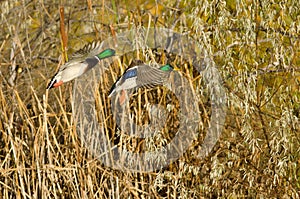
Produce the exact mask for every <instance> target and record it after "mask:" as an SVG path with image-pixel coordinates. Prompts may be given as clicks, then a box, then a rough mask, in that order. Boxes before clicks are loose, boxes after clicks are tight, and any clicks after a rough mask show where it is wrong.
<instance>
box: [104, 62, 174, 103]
mask: <svg viewBox="0 0 300 199" xmlns="http://www.w3.org/2000/svg"><path fill="white" fill-rule="evenodd" d="M173 69H174V68H173V67H172V66H171V65H170V64H166V65H163V66H161V67H160V68H153V67H151V66H149V65H146V64H140V65H137V66H134V67H131V68H128V69H126V71H125V72H124V73H123V75H122V76H120V77H119V78H118V79H117V81H116V82H115V83H114V84H113V86H112V87H111V89H110V91H109V97H111V96H112V95H113V94H114V93H116V92H118V91H120V90H128V89H131V88H139V87H152V86H155V85H162V84H163V83H164V82H165V81H166V79H167V78H168V77H169V75H170V72H171V71H172V70H173Z"/></svg>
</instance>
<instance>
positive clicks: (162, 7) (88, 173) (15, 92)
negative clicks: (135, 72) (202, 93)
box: [0, 0, 300, 198]
mask: <svg viewBox="0 0 300 199" xmlns="http://www.w3.org/2000/svg"><path fill="white" fill-rule="evenodd" d="M87 2H88V3H86V2H80V3H79V2H75V1H68V2H64V3H62V4H60V3H61V2H56V3H53V2H52V1H43V2H36V1H33V2H25V1H22V2H19V1H4V2H3V3H1V10H2V13H1V23H2V24H3V27H4V28H3V30H2V31H1V33H0V38H1V40H0V41H1V43H0V63H1V65H0V66H1V68H0V72H1V73H0V79H1V86H0V106H1V108H0V110H1V111H0V146H1V147H0V198H49V197H51V198H95V197H96V198H118V197H120V198H128V197H130V198H140V197H142V196H144V197H149V198H161V197H162V198H177V197H182V198H191V197H195V198H201V197H203V198H207V197H221V198H225V197H232V198H236V197H247V198H248V197H249V198H252V197H264V198H287V197H293V198H298V197H299V191H300V184H299V183H300V181H299V176H300V173H299V161H300V156H299V112H300V106H299V104H300V101H299V97H300V94H299V90H300V88H299V87H300V86H299V65H300V59H299V57H300V53H299V52H300V43H299V41H300V38H299V35H300V28H299V24H300V18H299V10H300V5H299V4H300V3H299V2H298V1H286V2H285V3H281V4H277V3H274V2H272V1H260V2H258V1H241V2H239V3H236V4H235V3H233V2H231V1H218V2H215V1H212V2H209V1H198V2H185V1H168V3H167V2H161V3H158V4H155V3H153V2H152V1H149V2H148V1H141V2H126V3H128V4H126V3H125V2H117V1H114V0H112V1H107V2H105V4H103V2H102V1H99V2H97V1H87ZM60 5H64V9H65V10H64V11H65V13H64V17H65V21H64V22H65V25H66V28H65V30H66V34H67V36H68V42H67V44H66V43H65V44H63V43H64V42H62V41H61V40H60V38H61V37H60V23H59V21H60V14H59V8H60ZM126 5H127V6H126ZM179 10H180V12H178V11H179ZM149 21H150V25H151V26H154V25H156V26H163V27H168V28H174V30H176V31H179V32H181V31H189V34H190V35H191V37H193V38H194V39H196V40H197V41H199V43H201V45H203V46H205V47H206V48H207V49H208V51H209V52H210V54H211V55H212V56H213V57H214V60H215V62H216V64H217V65H218V66H219V68H218V69H219V71H220V72H221V74H222V77H223V80H224V87H225V88H226V91H227V97H228V102H227V106H228V110H227V117H226V123H225V127H224V130H223V133H222V135H221V137H220V139H219V142H218V143H217V145H216V146H215V147H214V150H213V151H212V152H211V153H210V154H209V156H207V157H206V158H205V159H203V160H198V159H195V158H194V157H193V155H194V153H193V151H194V150H195V151H197V148H198V147H199V143H200V144H201V140H198V142H199V143H197V142H195V143H194V146H193V147H192V148H191V150H189V151H188V152H187V153H186V154H184V156H183V157H182V158H180V159H179V160H177V161H175V162H174V163H172V164H171V165H169V166H168V167H166V168H164V169H162V170H160V171H155V172H150V173H131V172H122V171H118V170H113V169H111V168H108V167H105V166H104V165H103V164H102V163H101V162H100V161H99V160H97V159H96V158H94V156H93V155H92V154H91V153H90V152H89V151H88V150H87V149H86V148H85V147H84V146H82V143H81V141H80V139H79V138H78V135H77V133H76V130H75V129H76V127H75V124H74V120H73V117H72V112H71V100H72V83H68V84H66V85H64V86H63V87H61V88H60V89H56V90H51V91H50V92H46V91H45V87H46V84H47V81H48V80H49V78H50V77H51V75H52V74H53V73H54V71H55V70H56V69H57V68H58V67H59V66H60V65H61V63H62V59H61V58H59V57H62V56H60V55H62V51H63V50H62V49H63V48H65V47H66V45H67V46H68V49H67V50H68V51H69V52H70V53H71V52H72V51H74V50H75V49H78V48H79V47H81V46H83V45H84V44H85V43H87V42H89V41H92V40H94V39H100V40H104V39H105V38H106V37H108V36H110V35H112V34H114V33H118V32H122V31H124V30H126V29H128V28H129V27H131V26H132V25H133V24H135V25H144V26H147V25H148V22H149ZM65 40H66V38H65ZM135 58H136V57H134V56H132V57H129V58H128V59H125V58H124V59H122V58H120V59H119V61H117V62H114V63H113V65H112V66H111V71H109V73H108V74H110V75H107V77H108V78H107V79H102V80H101V81H105V82H103V83H104V84H103V85H105V86H103V88H101V89H103V90H104V91H106V92H107V91H108V89H109V85H110V84H111V83H112V81H113V80H112V79H115V78H116V77H117V76H118V75H120V74H121V73H122V72H123V71H124V69H125V68H126V67H127V66H128V65H129V64H130V62H131V61H132V60H133V59H135ZM120 63H121V67H122V68H120ZM161 64H162V63H161ZM175 64H177V65H178V66H179V67H180V68H181V72H182V73H183V74H184V75H186V76H188V75H191V74H193V71H192V69H191V68H190V65H182V63H181V62H180V61H178V62H176V63H175ZM191 77H192V78H191V79H190V81H191V82H194V83H195V85H196V82H197V81H199V77H198V76H197V74H195V75H192V76H191ZM101 85H102V84H101ZM160 89H163V88H157V89H154V90H152V91H149V92H148V91H147V93H144V92H143V91H139V95H140V96H142V97H145V96H147V98H145V99H148V100H153V102H159V101H158V100H159V99H158V98H157V96H159V95H161V96H164V95H168V93H165V92H160V91H159V90H160ZM158 93H160V94H158ZM101 96H102V97H103V99H101V101H102V102H105V100H108V99H107V98H106V95H101ZM143 99H144V98H143ZM160 99H161V98H160ZM156 100H157V101H156ZM175 101H176V100H175ZM132 103H133V104H134V103H136V104H137V106H138V107H140V108H138V110H139V111H138V112H139V113H141V112H143V111H145V110H143V109H142V106H141V102H138V101H136V99H132ZM139 103H140V104H139ZM160 103H161V104H162V105H165V104H166V103H168V102H167V101H166V100H165V101H164V100H163V101H160ZM105 106H106V105H105ZM109 108H110V107H109V105H107V107H106V109H108V110H105V113H106V114H107V117H108V118H109V120H108V121H107V122H108V127H109V129H108V131H109V132H110V133H111V134H110V136H111V139H116V141H115V142H116V143H117V142H118V139H119V138H118V136H124V137H126V134H125V133H123V134H122V133H121V134H120V133H118V132H115V130H116V126H115V124H114V122H113V120H111V118H110V114H109ZM205 109H206V110H209V106H206V107H205ZM203 110H204V109H203ZM137 117H141V118H140V121H144V122H145V121H146V120H147V117H146V116H145V114H144V115H139V114H138V115H137ZM204 119H205V117H204ZM170 120H171V119H170ZM174 121H176V118H175V119H174ZM173 124H174V123H173ZM175 127H176V125H175ZM175 130H176V128H175ZM171 135H172V133H171ZM165 136H166V137H168V134H166V135H165ZM169 136H170V135H169ZM124 142H125V143H126V144H129V145H130V144H132V142H126V141H124ZM119 144H120V143H119ZM134 149H135V148H134V147H133V150H134Z"/></svg>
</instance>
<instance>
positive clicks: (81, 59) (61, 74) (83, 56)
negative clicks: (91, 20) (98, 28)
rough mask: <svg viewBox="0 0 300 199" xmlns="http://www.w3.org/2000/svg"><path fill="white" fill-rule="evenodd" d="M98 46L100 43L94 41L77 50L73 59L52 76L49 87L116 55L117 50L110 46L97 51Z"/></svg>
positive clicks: (78, 74) (76, 75)
mask: <svg viewBox="0 0 300 199" xmlns="http://www.w3.org/2000/svg"><path fill="white" fill-rule="evenodd" d="M98 47H99V43H96V42H94V43H92V44H89V45H86V46H85V47H84V48H82V49H80V50H79V51H77V52H76V53H75V54H74V55H73V56H72V58H71V60H70V61H69V62H67V63H65V64H64V65H63V66H61V67H60V69H59V70H58V72H57V73H56V74H55V75H54V76H53V77H52V79H51V81H50V82H49V84H48V86H47V89H51V88H56V87H59V86H60V85H62V84H63V83H65V82H68V81H71V80H73V79H75V78H76V77H79V76H81V75H82V74H84V73H85V72H87V71H88V70H90V69H91V68H93V67H94V66H96V65H97V64H98V63H99V61H100V60H102V59H105V58H108V57H111V56H114V55H115V51H114V50H113V49H110V48H109V49H106V50H103V51H102V52H100V53H97V49H98ZM98 52H99V51H98Z"/></svg>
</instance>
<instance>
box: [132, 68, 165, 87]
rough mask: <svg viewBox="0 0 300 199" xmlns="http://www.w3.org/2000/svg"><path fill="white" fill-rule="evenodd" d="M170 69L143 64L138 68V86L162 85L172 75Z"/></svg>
mask: <svg viewBox="0 0 300 199" xmlns="http://www.w3.org/2000/svg"><path fill="white" fill-rule="evenodd" d="M170 72H171V70H170V71H163V70H160V69H159V68H153V67H150V66H148V65H142V66H139V68H138V75H137V87H147V88H149V87H153V86H157V85H162V84H163V83H164V82H166V81H167V79H168V78H169V76H170Z"/></svg>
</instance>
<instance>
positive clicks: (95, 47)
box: [71, 41, 101, 59]
mask: <svg viewBox="0 0 300 199" xmlns="http://www.w3.org/2000/svg"><path fill="white" fill-rule="evenodd" d="M100 48H101V42H100V41H93V42H92V43H89V44H86V45H85V46H83V47H82V48H81V49H79V50H78V51H76V52H75V53H73V55H72V56H71V59H76V58H85V57H93V56H96V55H97V54H99V53H100Z"/></svg>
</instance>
